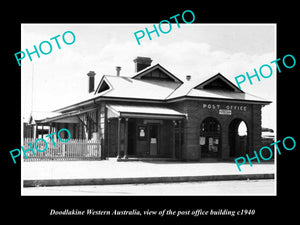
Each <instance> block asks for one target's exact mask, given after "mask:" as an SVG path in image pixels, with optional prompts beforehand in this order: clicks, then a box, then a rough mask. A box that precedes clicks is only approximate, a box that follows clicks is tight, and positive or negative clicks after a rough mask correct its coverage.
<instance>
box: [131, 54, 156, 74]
mask: <svg viewBox="0 0 300 225" xmlns="http://www.w3.org/2000/svg"><path fill="white" fill-rule="evenodd" d="M133 62H134V63H135V72H139V71H141V70H143V69H145V68H147V67H148V66H151V62H152V59H151V58H149V57H140V56H138V57H136V59H134V60H133Z"/></svg>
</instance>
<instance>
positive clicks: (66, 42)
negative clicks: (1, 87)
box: [13, 13, 290, 196]
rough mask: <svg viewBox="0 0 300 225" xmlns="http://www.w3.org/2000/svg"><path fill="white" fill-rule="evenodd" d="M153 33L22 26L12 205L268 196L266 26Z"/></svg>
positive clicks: (272, 109)
mask: <svg viewBox="0 0 300 225" xmlns="http://www.w3.org/2000/svg"><path fill="white" fill-rule="evenodd" d="M186 14H187V13H186ZM160 25H161V26H157V25H156V26H155V25H149V24H22V29H21V31H22V42H21V47H22V48H21V49H22V50H24V52H25V53H24V54H23V53H20V57H19V58H21V57H23V56H24V58H23V59H20V60H19V61H20V63H21V64H22V68H21V73H22V82H21V85H22V101H21V102H22V125H23V130H22V131H23V135H22V138H23V145H22V146H23V148H24V150H25V152H24V150H23V152H22V154H21V156H20V157H22V166H21V172H22V177H21V178H22V181H23V186H22V195H118V196H119V195H121V196H122V195H145V196H147V195H175V196H176V195H246V196H248V195H267V196H268V195H276V163H275V161H274V158H275V157H276V152H275V151H276V149H275V148H274V147H275V146H274V145H273V146H272V145H270V144H272V143H273V142H275V141H276V132H275V131H276V73H277V71H276V70H277V68H276V64H275V63H271V62H272V61H274V60H276V59H277V58H276V24H192V23H190V24H186V23H184V22H182V23H180V25H177V24H176V23H167V22H165V23H164V24H160ZM163 26H164V27H163ZM150 29H151V30H150ZM167 30H170V32H169V33H167V34H166V33H163V32H165V31H167ZM162 31H163V32H162ZM136 32H137V34H138V35H135V33H136ZM139 33H141V34H143V33H145V36H144V37H143V38H140V39H138V38H137V37H141V35H140V34H139ZM147 36H148V37H147ZM150 38H151V39H150ZM137 40H138V41H137ZM25 49H26V50H25ZM45 53H46V54H45ZM289 63H290V62H289ZM262 65H264V66H262ZM282 70H283V68H282ZM272 73H273V75H272ZM30 144H31V146H32V148H30ZM263 146H269V147H266V148H263V149H262V150H261V151H260V149H261V148H262V147H263ZM274 150H275V151H274ZM13 154H14V155H16V154H17V152H14V153H13Z"/></svg>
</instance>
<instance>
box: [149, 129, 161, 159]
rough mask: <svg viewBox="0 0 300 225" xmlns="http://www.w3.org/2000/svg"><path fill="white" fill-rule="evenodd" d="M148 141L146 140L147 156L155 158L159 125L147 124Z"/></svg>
mask: <svg viewBox="0 0 300 225" xmlns="http://www.w3.org/2000/svg"><path fill="white" fill-rule="evenodd" d="M148 126H149V128H148V130H149V139H148V147H149V155H150V156H157V155H158V151H159V149H158V144H159V124H149V125H148Z"/></svg>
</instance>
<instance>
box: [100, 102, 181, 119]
mask: <svg viewBox="0 0 300 225" xmlns="http://www.w3.org/2000/svg"><path fill="white" fill-rule="evenodd" d="M106 107H107V108H108V109H110V110H111V112H112V113H113V114H114V116H111V117H122V116H124V117H126V116H130V117H134V116H136V117H142V116H146V117H151V116H154V117H155V118H158V117H161V118H184V117H185V116H186V115H185V114H184V113H181V112H178V111H176V110H174V109H170V108H167V107H158V106H136V105H117V104H109V105H107V106H106Z"/></svg>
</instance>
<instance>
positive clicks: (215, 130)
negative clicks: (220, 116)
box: [199, 117, 221, 158]
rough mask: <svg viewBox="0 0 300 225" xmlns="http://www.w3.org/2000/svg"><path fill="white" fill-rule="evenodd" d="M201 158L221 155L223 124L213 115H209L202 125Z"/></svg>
mask: <svg viewBox="0 0 300 225" xmlns="http://www.w3.org/2000/svg"><path fill="white" fill-rule="evenodd" d="M199 142H200V147H201V148H200V149H201V158H207V157H213V158H217V157H219V156H220V155H221V125H220V123H219V121H218V120H217V119H215V118H213V117H208V118H206V119H205V120H203V122H202V123H201V125H200V140H199Z"/></svg>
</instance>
